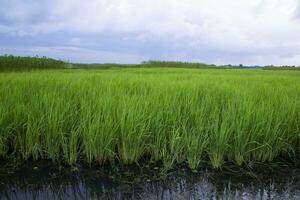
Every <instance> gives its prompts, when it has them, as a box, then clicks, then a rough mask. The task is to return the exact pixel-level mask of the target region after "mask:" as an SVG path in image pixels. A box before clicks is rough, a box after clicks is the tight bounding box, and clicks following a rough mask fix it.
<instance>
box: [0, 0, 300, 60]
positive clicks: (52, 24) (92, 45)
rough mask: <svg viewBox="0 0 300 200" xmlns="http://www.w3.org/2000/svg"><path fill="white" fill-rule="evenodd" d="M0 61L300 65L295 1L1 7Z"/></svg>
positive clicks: (111, 0)
mask: <svg viewBox="0 0 300 200" xmlns="http://www.w3.org/2000/svg"><path fill="white" fill-rule="evenodd" d="M0 54H14V55H40V56H49V57H55V58H60V59H64V60H69V61H72V62H89V63H92V62H100V63H106V62H113V63H139V62H141V61H144V60H149V59H155V60H180V61H191V62H206V63H215V64H229V63H231V64H240V63H243V64H246V65H266V64H276V65H284V64H288V65H300V0H240V1H238V0H222V1H220V0H184V1H182V0H87V1H83V0H63V1H62V0H0Z"/></svg>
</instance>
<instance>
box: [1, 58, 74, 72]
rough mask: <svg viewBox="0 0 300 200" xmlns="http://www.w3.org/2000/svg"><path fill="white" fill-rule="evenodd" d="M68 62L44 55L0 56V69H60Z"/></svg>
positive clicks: (66, 65) (65, 66)
mask: <svg viewBox="0 0 300 200" xmlns="http://www.w3.org/2000/svg"><path fill="white" fill-rule="evenodd" d="M67 67H68V64H67V63H66V62H64V61H61V60H55V59H52V58H46V57H38V56H36V57H21V56H12V55H4V56H0V71H28V70H33V69H62V68H67Z"/></svg>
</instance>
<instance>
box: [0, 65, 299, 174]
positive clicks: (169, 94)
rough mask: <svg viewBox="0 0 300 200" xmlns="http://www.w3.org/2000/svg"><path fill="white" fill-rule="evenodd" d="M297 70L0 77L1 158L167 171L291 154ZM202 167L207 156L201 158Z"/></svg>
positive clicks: (295, 137)
mask: <svg viewBox="0 0 300 200" xmlns="http://www.w3.org/2000/svg"><path fill="white" fill-rule="evenodd" d="M299 136H300V73H298V72H296V71H294V72H288V71H278V72H277V71H261V70H222V69H202V70H197V69H160V68H155V69H148V68H147V69H115V70H103V71H84V70H80V71H78V70H74V71H72V70H70V71H59V70H56V71H49V70H47V71H32V72H24V73H17V72H11V73H7V72H6V73H1V74H0V157H1V158H4V159H5V158H9V157H14V158H20V159H23V160H26V159H29V158H33V159H51V160H53V161H61V160H63V161H65V162H67V163H69V164H75V163H76V162H78V160H79V159H80V160H84V161H85V162H87V163H99V164H103V163H107V162H109V163H112V164H113V163H114V162H119V163H123V164H131V163H135V162H138V161H139V160H140V159H141V158H143V157H145V156H147V158H150V159H151V160H152V161H162V162H163V163H164V165H165V167H166V168H170V167H172V166H174V164H180V163H186V164H188V165H189V166H190V168H192V169H195V168H197V167H199V165H201V162H202V161H204V160H205V159H209V160H210V162H211V164H212V165H213V167H216V168H218V167H221V166H222V165H223V164H224V162H227V161H231V162H234V163H236V164H237V165H244V164H249V163H250V162H269V161H272V160H274V159H275V158H277V157H279V156H288V157H290V158H295V159H296V158H297V157H299V150H300V142H299V141H300V140H299V138H300V137H299ZM206 161H207V160H206Z"/></svg>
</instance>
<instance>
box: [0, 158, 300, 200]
mask: <svg viewBox="0 0 300 200" xmlns="http://www.w3.org/2000/svg"><path fill="white" fill-rule="evenodd" d="M0 199H43V200H46V199H66V200H67V199H120V200H121V199H147V200H150V199H151V200H152V199H299V200H300V169H299V168H298V167H286V166H281V167H277V168H276V170H272V169H270V168H268V169H261V170H259V171H255V172H254V171H251V170H246V171H245V170H241V169H237V170H233V169H231V170H229V169H228V170H226V169H223V171H216V170H211V169H203V170H201V171H199V172H191V171H189V170H186V169H185V168H178V169H176V170H173V171H168V172H167V173H166V172H163V171H162V170H161V169H159V168H157V167H153V166H149V165H145V166H144V167H137V166H133V167H127V168H126V167H122V168H115V169H109V168H105V169H103V168H100V167H98V168H97V167H93V168H88V167H80V166H79V167H78V168H72V169H69V168H68V169H65V168H64V169H61V170H59V167H58V166H54V165H53V164H51V163H48V162H35V163H33V162H32V163H28V164H25V165H24V166H22V167H21V168H20V169H18V170H17V171H15V172H13V171H10V170H9V169H5V170H2V171H1V173H0Z"/></svg>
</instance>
